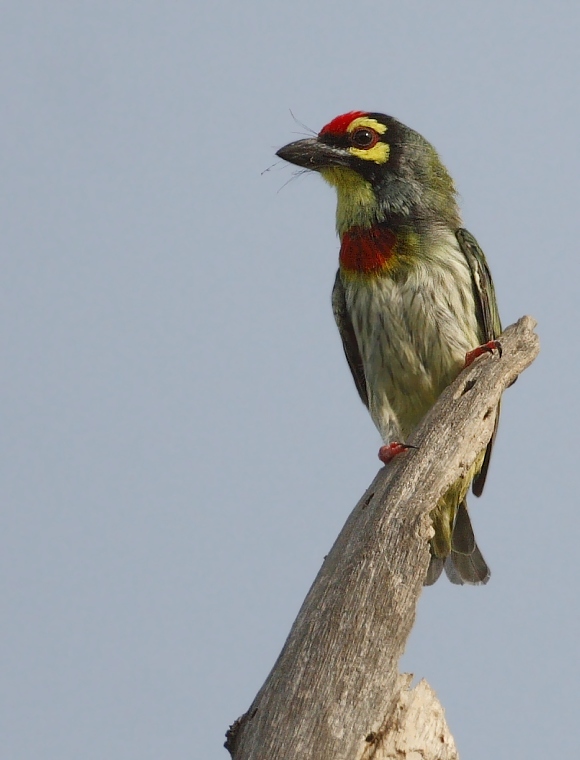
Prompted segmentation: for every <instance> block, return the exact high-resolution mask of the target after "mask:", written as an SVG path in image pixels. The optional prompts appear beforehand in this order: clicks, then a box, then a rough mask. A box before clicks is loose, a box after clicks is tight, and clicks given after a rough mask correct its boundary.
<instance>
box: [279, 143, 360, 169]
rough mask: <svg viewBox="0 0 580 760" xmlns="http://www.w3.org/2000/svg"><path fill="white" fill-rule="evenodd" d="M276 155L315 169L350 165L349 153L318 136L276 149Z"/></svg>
mask: <svg viewBox="0 0 580 760" xmlns="http://www.w3.org/2000/svg"><path fill="white" fill-rule="evenodd" d="M276 155H277V156H278V157H279V158H283V159H284V161H288V162H289V163H291V164H296V166H301V167H303V168H304V169H312V170H313V171H319V170H320V169H328V168H330V167H332V166H349V161H348V159H349V155H347V154H345V152H344V150H341V149H340V148H333V147H332V146H331V145H326V144H325V143H323V142H320V141H319V140H318V138H316V137H309V138H308V139H307V140H297V141H296V142H291V143H289V144H288V145H285V146H284V147H283V148H280V150H278V151H276Z"/></svg>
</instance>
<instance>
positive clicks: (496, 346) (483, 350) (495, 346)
mask: <svg viewBox="0 0 580 760" xmlns="http://www.w3.org/2000/svg"><path fill="white" fill-rule="evenodd" d="M494 351H497V352H498V354H499V357H500V359H501V355H502V348H501V343H500V342H499V340H490V341H488V342H487V343H484V344H483V346H478V347H477V348H474V349H473V351H468V352H467V353H466V354H465V366H464V369H465V368H466V367H469V365H470V364H473V362H474V361H475V360H476V359H477V357H478V356H482V355H483V354H492V353H493V352H494Z"/></svg>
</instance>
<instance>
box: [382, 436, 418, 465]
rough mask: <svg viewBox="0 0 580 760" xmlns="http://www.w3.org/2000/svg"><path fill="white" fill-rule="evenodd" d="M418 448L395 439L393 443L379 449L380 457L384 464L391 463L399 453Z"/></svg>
mask: <svg viewBox="0 0 580 760" xmlns="http://www.w3.org/2000/svg"><path fill="white" fill-rule="evenodd" d="M416 448H417V447H416V446H411V445H410V444H408V443H399V442H398V441H393V443H388V444H387V445H386V446H381V448H380V449H379V459H380V460H381V462H382V463H383V464H389V462H392V461H393V459H394V458H395V457H396V456H397V455H398V454H402V453H403V451H407V449H416Z"/></svg>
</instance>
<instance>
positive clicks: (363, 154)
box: [346, 116, 391, 164]
mask: <svg viewBox="0 0 580 760" xmlns="http://www.w3.org/2000/svg"><path fill="white" fill-rule="evenodd" d="M365 128H366V129H370V130H372V131H373V132H376V133H377V134H379V135H384V134H385V132H386V131H387V125H386V124H382V123H381V122H380V121H377V120H376V119H369V118H368V117H367V116H360V117H359V118H358V119H353V121H351V123H350V124H349V125H348V129H347V130H346V131H347V132H348V133H349V134H352V133H353V132H355V131H356V130H357V129H365ZM348 150H349V153H351V154H352V155H353V156H356V157H357V158H362V159H364V160H365V161H374V162H375V163H376V164H386V163H387V161H388V160H389V154H390V152H391V149H390V146H389V145H388V143H385V142H380V141H379V142H377V143H376V145H373V147H372V148H367V149H365V148H354V147H352V148H349V149H348Z"/></svg>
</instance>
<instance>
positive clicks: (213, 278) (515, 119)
mask: <svg viewBox="0 0 580 760" xmlns="http://www.w3.org/2000/svg"><path fill="white" fill-rule="evenodd" d="M579 39H580V11H579V10H578V5H577V3H574V2H571V0H570V1H569V2H557V1H556V2H554V1H551V2H546V1H545V0H541V1H539V2H534V3H530V2H524V1H523V0H519V1H517V2H511V3H505V2H497V1H495V2H486V3H482V2H475V3H465V2H459V0H457V1H456V2H450V1H448V0H440V2H437V3H433V2H430V1H428V0H423V1H421V2H419V1H417V2H414V1H413V0H410V1H409V2H406V3H401V2H391V0H382V2H373V1H371V0H359V1H358V2H356V3H346V2H342V0H341V1H336V0H335V1H334V2H318V3H317V2H313V1H312V0H309V1H308V2H306V1H305V0H294V2H292V3H271V2H247V3H239V2H232V1H231V0H230V1H229V2H225V1H221V2H220V1H219V0H218V1H217V2H206V3H201V2H199V0H198V2H197V3H195V2H194V3H192V2H170V3H159V2H157V3H156V2H151V1H150V0H149V1H147V0H145V1H144V0H140V2H122V3H119V2H110V0H109V1H108V2H107V1H105V2H100V3H86V2H63V1H61V2H56V3H42V2H36V3H34V2H26V0H24V2H15V0H8V2H6V3H4V5H3V12H2V24H1V26H0V81H1V90H0V97H1V103H0V104H1V112H2V120H1V121H0V144H1V145H2V152H1V156H2V159H1V160H2V171H1V174H0V177H1V180H0V187H1V192H2V197H1V200H0V215H1V224H0V238H1V248H0V250H1V251H2V278H1V288H2V298H1V303H2V317H1V320H0V328H1V331H2V337H1V346H2V355H3V360H2V365H1V366H2V368H1V376H0V377H1V384H2V391H1V396H0V398H1V403H2V463H3V467H2V469H3V477H2V492H3V499H2V501H3V505H4V509H3V516H2V527H1V529H0V584H1V599H2V602H1V605H2V614H1V620H2V622H1V624H0V625H1V635H0V640H1V642H2V644H1V647H2V649H1V663H0V664H1V671H0V699H1V704H0V735H1V737H2V738H1V744H2V750H1V752H0V754H1V755H2V760H4V758H6V760H39V759H40V758H42V760H79V758H82V759H83V760H103V758H107V760H113V759H115V760H117V759H118V760H133V759H134V760H148V759H149V758H150V759H151V760H159V758H163V759H164V760H182V759H183V760H185V759H186V758H187V760H191V759H192V758H204V760H209V759H210V758H224V759H225V758H227V757H228V755H227V753H226V752H225V750H223V749H222V747H221V745H222V742H223V734H224V732H225V730H226V728H227V726H228V724H229V723H231V722H232V721H233V720H234V719H235V718H237V717H238V716H239V715H240V714H241V713H243V712H244V711H245V710H246V708H247V707H248V706H249V704H250V702H251V701H252V699H253V697H254V695H255V693H256V691H257V690H258V688H259V687H260V685H261V684H262V682H263V680H264V678H265V677H266V675H267V673H268V671H269V669H270V667H271V666H272V664H273V662H274V660H275V658H276V656H277V654H278V652H279V650H280V648H281V646H282V644H283V642H284V639H285V637H286V635H287V633H288V631H289V628H290V625H291V623H292V621H293V619H294V616H295V614H296V612H297V610H298V608H299V606H300V604H301V602H302V600H303V598H304V596H305V594H306V592H307V590H308V588H309V586H310V583H311V582H312V580H313V578H314V576H315V574H316V572H317V570H318V568H319V566H320V563H321V561H322V558H323V557H324V555H325V554H326V553H327V551H328V549H329V547H330V546H331V544H332V542H333V541H334V539H335V537H336V535H337V533H338V531H339V530H340V528H341V526H342V524H343V522H344V520H345V519H346V517H347V515H348V513H349V512H350V510H351V509H352V507H353V506H354V504H355V502H356V500H357V499H358V497H359V496H360V495H361V493H362V491H363V490H364V488H365V487H366V486H367V485H368V483H369V482H370V480H371V479H372V477H373V476H374V474H375V472H376V471H377V468H378V464H379V463H378V460H377V459H376V453H377V448H378V445H379V443H380V441H379V439H378V435H377V433H376V431H375V429H374V427H373V424H372V422H371V420H370V418H369V417H368V415H367V413H366V411H365V409H364V408H363V406H362V405H361V403H360V401H359V399H358V396H357V393H356V391H355V388H354V384H353V383H352V380H351V378H350V374H349V371H348V369H347V366H346V363H345V361H344V358H343V355H342V348H341V345H340V340H339V338H338V334H337V332H336V329H335V326H334V324H333V319H332V313H331V309H330V289H331V286H332V282H333V278H334V273H335V268H336V260H337V249H338V246H337V241H336V237H335V233H334V218H333V217H334V197H333V193H332V191H331V189H330V188H328V187H327V186H325V185H324V183H323V182H321V181H320V179H319V178H318V177H316V176H311V177H308V176H307V177H299V178H298V179H297V180H295V181H292V182H290V183H289V184H288V185H286V186H284V185H285V183H286V182H287V180H288V179H289V178H290V177H291V176H292V170H291V169H290V167H287V166H285V165H283V164H281V163H279V164H276V165H275V166H274V167H273V169H272V171H269V172H267V173H265V174H262V172H263V170H264V169H266V168H267V167H269V166H271V165H272V164H273V163H274V161H275V158H274V152H275V150H276V149H277V148H278V147H280V146H281V145H283V144H285V143H286V142H288V141H290V140H292V139H297V133H299V132H300V131H301V127H299V126H297V124H296V123H295V122H294V121H293V119H292V116H291V115H290V109H291V110H292V112H293V114H295V116H296V118H297V119H299V120H300V121H302V122H304V123H305V124H307V125H308V126H309V127H311V128H312V129H314V130H318V129H319V128H320V127H321V126H322V125H323V124H325V123H326V122H327V121H329V120H330V119H331V118H332V117H334V116H336V115H337V114H340V113H342V112H344V111H348V110H352V109H370V110H375V111H383V112H386V113H389V114H392V115H393V116H396V117H397V118H399V119H400V120H402V121H404V122H406V123H407V124H409V125H410V126H412V127H413V128H415V129H417V130H418V131H420V132H422V133H423V134H424V135H425V137H427V139H429V140H430V141H431V142H432V143H433V144H434V145H435V146H436V147H437V148H438V149H439V151H440V153H441V155H442V157H443V159H444V161H445V162H446V164H447V166H448V168H449V169H450V171H451V173H452V174H453V176H454V178H455V180H456V182H457V184H458V187H459V190H460V193H461V197H462V207H463V211H464V220H465V224H466V226H467V227H468V228H469V229H470V231H471V232H473V234H474V235H475V236H476V237H477V238H478V240H479V242H480V244H481V245H482V247H483V248H484V250H485V252H486V254H487V257H488V260H489V263H490V266H491V268H492V271H493V274H494V278H495V282H496V288H497V293H498V298H499V303H500V309H501V313H502V318H503V321H504V324H506V325H507V324H510V323H511V322H513V321H514V320H515V319H517V318H518V317H520V316H521V315H522V314H524V313H530V314H532V315H533V316H535V317H536V318H537V319H538V321H539V332H540V335H541V339H542V353H541V355H540V358H539V359H538V361H537V362H536V363H535V364H534V365H533V367H532V368H531V369H530V370H529V371H528V372H526V373H525V375H524V376H523V377H522V378H521V379H520V381H519V382H518V383H517V384H516V385H515V386H514V387H513V388H511V389H510V390H509V391H508V392H507V393H506V395H505V403H504V409H503V416H502V423H501V427H500V433H499V437H498V442H497V445H496V449H495V452H494V457H493V461H492V465H491V469H490V475H489V478H488V482H487V486H486V490H485V494H484V496H483V498H482V499H480V500H476V499H472V500H471V511H472V515H473V520H474V523H475V527H476V532H477V536H478V540H479V543H480V546H481V547H482V550H483V552H484V554H485V557H486V559H487V560H488V562H489V564H490V566H491V568H492V578H491V581H490V583H489V584H488V585H487V586H486V587H485V588H457V587H453V586H451V585H450V584H449V583H447V582H446V581H445V580H442V581H440V582H439V583H438V584H437V585H436V586H434V587H433V588H430V589H427V590H426V591H425V592H424V594H423V596H422V598H421V601H420V607H419V615H418V618H417V622H416V625H415V629H414V631H413V634H412V638H411V642H410V645H409V648H408V651H407V653H406V655H405V658H404V663H403V664H404V666H405V668H406V669H407V670H410V671H412V672H414V673H415V674H416V676H417V677H422V676H425V677H426V678H427V679H428V680H429V682H430V683H431V685H432V686H433V688H434V689H435V690H436V691H437V692H438V694H439V696H440V698H441V700H442V702H443V704H444V705H445V707H446V709H447V716H448V720H449V724H450V727H451V730H452V732H453V733H454V735H455V738H456V741H457V743H458V747H459V749H460V751H461V753H462V757H464V758H469V760H488V759H489V758H492V757H494V758H496V757H497V758H499V757H525V758H527V760H536V759H537V760H540V758H541V759H542V760H543V759H544V758H546V757H552V756H556V755H558V756H568V757H573V756H574V754H575V752H576V751H577V746H578V742H579V738H580V737H579V729H578V721H577V717H576V712H577V706H578V683H579V682H580V666H579V664H578V663H579V661H580V657H579V644H578V641H579V637H580V625H579V622H580V621H579V609H578V590H577V581H576V576H577V553H578V550H577V544H578V538H577V536H578V533H579V531H580V516H579V510H578V497H577V480H578V479H577V477H576V474H577V470H578V432H577V430H578V426H579V410H578V379H577V378H578V373H579V370H580V361H579V358H580V357H579V353H580V352H579V346H578V341H577V339H576V333H577V329H576V325H577V324H578V320H579V317H580V314H579V311H580V298H579V297H578V281H579V279H580V265H579V259H578V232H577V226H578V225H577V217H578V210H577V205H578V184H579V183H578V177H579V176H580V153H579V150H578V132H579V121H580V106H579V102H578V92H579V91H580V82H579V79H580V77H579V63H580V60H579V59H580V56H579V53H578V40H579ZM281 188H283V189H281Z"/></svg>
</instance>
